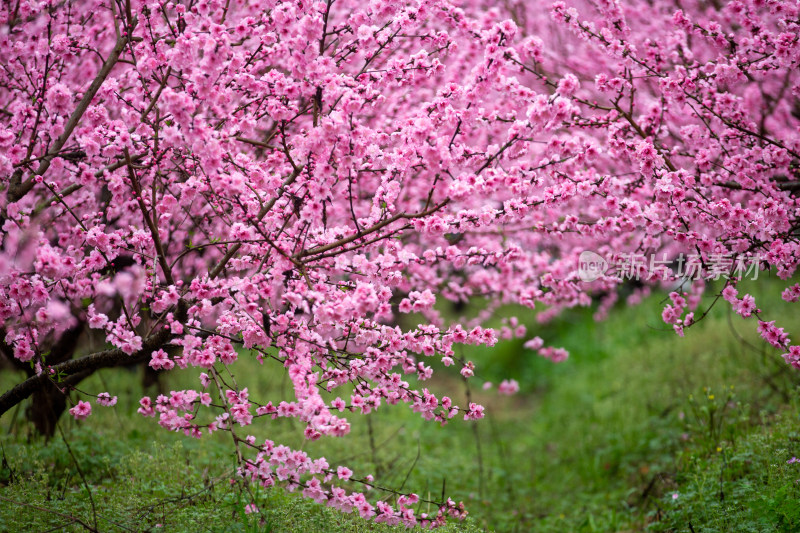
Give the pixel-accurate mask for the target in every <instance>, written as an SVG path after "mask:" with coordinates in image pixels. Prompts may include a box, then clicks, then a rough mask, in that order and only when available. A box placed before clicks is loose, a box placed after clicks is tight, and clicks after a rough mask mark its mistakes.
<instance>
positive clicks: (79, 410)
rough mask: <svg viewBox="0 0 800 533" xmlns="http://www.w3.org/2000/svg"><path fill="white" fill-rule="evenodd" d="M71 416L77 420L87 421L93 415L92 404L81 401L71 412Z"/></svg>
mask: <svg viewBox="0 0 800 533" xmlns="http://www.w3.org/2000/svg"><path fill="white" fill-rule="evenodd" d="M69 414H71V415H72V416H74V417H75V420H85V419H86V418H88V416H89V415H90V414H92V404H90V403H89V402H84V401H79V402H78V404H77V405H76V406H75V407H73V408H71V409H70V410H69Z"/></svg>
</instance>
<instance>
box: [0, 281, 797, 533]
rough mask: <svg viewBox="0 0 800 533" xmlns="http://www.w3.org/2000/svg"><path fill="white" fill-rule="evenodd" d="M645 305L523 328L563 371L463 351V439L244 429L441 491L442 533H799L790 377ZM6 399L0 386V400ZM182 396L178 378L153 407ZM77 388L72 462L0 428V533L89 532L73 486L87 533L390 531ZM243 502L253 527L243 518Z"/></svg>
mask: <svg viewBox="0 0 800 533" xmlns="http://www.w3.org/2000/svg"><path fill="white" fill-rule="evenodd" d="M748 290H749V291H750V292H752V293H753V294H754V295H755V296H756V298H757V302H758V303H759V305H760V306H761V307H763V308H765V309H768V310H769V312H770V313H771V315H770V316H767V320H771V319H773V318H778V319H779V322H782V324H780V325H783V326H786V327H787V329H788V331H789V332H790V333H794V334H795V336H796V335H800V323H798V319H797V315H796V313H795V314H794V315H793V314H792V312H793V307H792V304H786V303H784V302H781V301H780V298H779V290H778V287H777V285H776V284H774V283H771V282H768V281H760V282H757V283H751V284H750V286H749V289H748ZM743 292H744V291H743ZM767 301H768V302H769V303H770V305H767V304H766V303H762V302H767ZM661 305H662V302H661V301H660V297H651V298H649V299H647V300H646V301H645V302H644V303H643V304H642V305H640V306H638V307H634V308H626V307H625V306H624V305H620V306H619V307H618V309H616V310H615V311H614V312H612V314H611V318H609V319H608V320H607V321H604V322H599V323H598V322H595V321H594V320H593V319H592V310H591V309H582V310H573V311H568V312H566V313H565V314H564V315H563V316H562V317H560V318H559V319H558V320H556V321H553V322H551V323H549V324H544V325H538V324H535V321H534V320H533V317H532V316H531V315H530V314H527V315H526V314H525V312H524V311H521V312H520V314H519V316H520V318H521V319H522V320H523V321H524V322H525V323H526V324H528V325H529V326H530V335H534V334H538V335H540V336H542V337H543V338H544V339H545V340H546V341H547V343H548V344H551V345H555V346H564V347H566V348H568V349H569V350H570V354H571V355H570V359H569V360H568V361H566V362H564V363H561V364H559V365H554V364H552V363H550V362H549V361H546V360H544V359H541V358H539V357H538V356H536V355H535V354H533V353H531V352H529V351H527V350H524V349H523V348H522V346H521V345H522V341H508V342H503V343H501V344H499V345H498V346H497V347H496V348H495V349H494V350H485V349H476V348H473V349H471V350H469V351H466V352H465V353H464V354H463V355H464V356H465V357H468V358H470V359H474V360H475V361H476V364H477V367H478V376H479V377H480V379H479V380H473V381H471V385H470V387H471V390H470V391H469V394H470V395H471V396H472V398H473V400H476V401H479V402H482V403H484V405H486V406H487V418H486V419H485V420H482V421H480V422H478V423H472V422H470V423H467V422H464V421H463V420H458V419H455V420H454V421H453V422H452V423H451V424H448V425H447V426H446V427H444V428H441V427H439V426H438V425H437V424H432V423H429V422H425V421H424V420H421V419H420V418H419V417H418V416H417V415H414V414H413V413H411V412H410V411H409V410H408V409H405V408H403V407H401V406H384V407H381V409H380V410H379V411H378V412H376V413H375V414H373V415H370V416H369V417H361V416H355V415H353V416H351V417H350V420H351V422H352V424H353V429H352V432H351V434H350V435H348V436H346V437H344V438H342V439H321V440H319V441H315V442H305V441H304V439H303V438H302V431H301V428H300V427H299V426H298V425H297V424H295V423H293V422H292V421H288V420H278V421H274V422H273V421H268V422H259V424H265V425H266V426H265V428H264V429H263V430H262V431H268V432H269V433H268V434H267V435H266V436H269V438H272V439H273V440H275V441H276V442H284V443H286V444H289V445H290V446H293V447H297V448H302V449H304V450H305V451H306V452H308V453H309V455H311V456H322V455H324V456H325V457H327V458H328V460H329V462H330V464H332V465H337V464H346V465H348V466H350V467H351V468H353V469H354V470H355V471H356V473H357V474H366V473H370V472H372V473H375V474H376V478H377V479H380V480H381V481H382V482H383V484H384V485H385V486H389V487H392V488H399V487H401V486H402V487H403V488H404V489H405V490H410V491H414V492H417V493H419V494H420V495H422V496H424V497H428V496H430V497H431V498H433V499H436V498H438V497H440V495H441V494H442V491H443V488H444V491H445V493H446V494H447V495H449V496H451V497H452V498H453V499H455V500H464V501H465V503H466V504H467V507H468V509H469V511H470V513H471V520H470V521H469V523H468V524H466V525H465V524H455V525H452V526H450V527H449V529H450V530H452V531H470V530H482V529H486V530H490V531H553V532H556V531H558V532H561V531H576V532H581V531H587V532H588V531H598V532H606V531H647V530H650V531H689V532H690V531H695V532H698V533H699V532H700V531H707V532H711V531H731V530H737V531H739V530H742V531H795V530H800V516H799V515H800V512H798V511H797V509H798V508H800V506H798V505H796V504H797V501H798V498H800V493H798V479H799V478H800V463H797V464H787V460H789V459H790V458H791V457H793V456H800V436H798V429H797V428H798V415H799V414H800V405H798V401H797V398H798V391H799V389H798V373H797V372H794V371H792V370H791V369H790V368H788V367H787V366H786V365H785V364H784V363H783V361H782V360H781V359H780V357H779V354H778V353H777V352H776V351H774V350H768V349H767V348H765V346H764V345H763V343H762V342H760V341H759V340H758V338H757V334H756V332H755V328H756V322H755V321H754V320H752V319H751V320H749V321H743V320H741V319H739V318H737V317H733V318H732V319H731V318H730V317H729V316H728V314H727V313H726V312H725V306H724V304H723V305H721V306H719V307H718V308H716V309H715V310H713V311H712V312H711V313H710V314H709V315H708V316H707V317H706V318H705V319H704V320H703V321H702V322H700V323H698V324H697V325H696V326H694V327H692V328H689V329H688V330H687V332H686V337H685V338H683V339H681V338H679V337H677V336H676V335H675V334H674V333H672V332H671V330H667V329H666V328H665V327H664V325H663V323H662V322H661V320H660V309H661ZM513 311H514V310H511V309H508V310H505V311H504V312H506V314H511V313H512V312H513ZM528 313H530V312H529V311H528ZM450 370H452V369H444V370H442V371H440V372H438V374H436V375H435V378H434V380H432V381H431V382H430V383H428V384H426V386H429V387H430V388H431V389H432V390H434V391H436V392H438V393H445V392H447V393H449V395H451V396H452V397H453V398H454V400H457V401H458V402H460V403H463V402H464V401H465V398H466V395H467V391H466V388H465V383H464V382H463V380H461V379H460V378H459V376H458V374H457V373H454V372H449V371H450ZM233 371H234V372H235V373H236V374H237V375H243V374H252V373H254V372H259V373H260V375H261V376H262V378H261V379H259V380H258V382H256V383H253V385H250V383H248V385H250V391H251V395H252V396H254V397H262V396H263V397H266V398H267V399H271V400H273V401H275V400H280V399H281V398H283V397H285V394H288V393H289V391H290V387H289V386H288V383H287V382H286V380H285V377H283V376H284V375H283V370H282V369H281V368H280V367H278V366H275V365H272V366H269V364H265V366H263V367H260V366H258V364H257V363H255V362H254V361H252V360H251V359H250V358H249V357H248V356H247V355H246V354H243V355H242V357H241V362H238V363H237V364H236V365H234V368H233ZM506 377H515V378H517V379H518V380H519V381H520V383H521V386H522V391H521V393H520V394H519V395H517V396H515V397H511V398H507V397H498V396H497V395H496V394H495V393H494V392H492V391H489V392H484V391H482V390H480V385H481V383H482V380H484V379H488V380H491V381H494V382H498V381H499V380H500V379H503V378H506ZM12 378H13V379H12ZM15 379H19V376H10V375H8V373H4V374H3V375H0V388H3V389H5V388H6V386H7V384H8V383H12V382H13V381H14V380H15ZM194 379H196V378H194V377H193V375H192V373H189V372H184V373H176V374H175V375H173V376H169V381H168V382H167V383H166V385H167V390H169V389H171V388H173V389H174V388H183V387H187V386H191V385H192V384H193V381H192V380H194ZM81 388H83V389H86V390H90V391H93V392H100V391H103V390H111V391H114V392H115V393H117V394H120V405H119V406H118V408H116V409H108V408H103V407H99V406H95V407H94V413H93V414H92V416H91V417H89V419H88V420H87V421H85V422H82V423H76V422H74V421H72V420H70V419H68V418H67V417H65V418H62V420H61V426H62V428H63V430H64V434H65V438H66V442H68V443H69V446H70V448H71V449H72V454H70V453H69V451H68V449H67V446H66V444H65V440H64V439H63V438H62V437H61V436H60V435H57V436H56V437H55V438H54V439H53V440H52V441H51V442H50V443H49V444H47V445H45V444H44V443H43V442H42V441H41V439H40V438H38V437H36V436H35V435H33V434H32V432H31V430H30V428H29V427H28V426H27V425H26V424H24V423H23V422H22V418H23V416H22V414H21V413H18V415H17V416H16V417H14V416H12V415H10V414H7V415H6V416H4V417H3V419H2V427H1V428H0V429H2V433H3V437H2V440H0V443H2V445H3V456H4V458H5V460H6V461H7V466H6V463H4V468H3V470H2V475H1V476H0V481H2V483H3V486H2V487H0V496H1V497H3V498H6V499H9V500H13V501H14V502H17V503H10V502H4V503H3V505H0V530H3V531H5V530H9V531H17V530H36V531H38V530H45V529H47V528H56V527H59V526H63V525H65V524H67V523H68V521H69V519H68V518H67V517H66V516H64V515H69V516H73V517H78V518H79V519H80V520H81V521H84V522H86V523H87V524H93V521H94V518H93V516H94V515H93V513H92V510H91V501H90V499H89V498H88V496H87V491H86V487H85V484H84V482H83V480H82V479H81V475H80V474H81V473H82V474H83V476H84V478H85V479H86V483H87V484H88V485H89V486H90V487H91V489H92V496H93V499H94V503H95V507H96V514H97V516H98V527H99V528H100V529H101V530H102V531H116V530H124V529H125V528H129V529H134V530H137V531H141V530H152V531H161V530H164V531H342V532H344V531H348V532H350V531H389V530H391V529H390V528H379V527H376V526H375V525H374V524H365V523H363V522H362V521H360V520H359V519H357V518H354V517H352V516H350V515H341V514H338V513H336V512H334V511H331V510H329V509H325V508H322V507H321V506H318V505H316V504H313V503H310V502H306V501H303V500H301V499H300V498H298V497H297V496H296V495H293V494H288V493H285V492H283V491H281V490H268V491H261V492H258V493H255V494H253V495H250V494H247V493H242V492H241V490H238V489H231V488H230V487H229V479H230V478H231V472H232V469H233V456H232V453H231V446H229V443H228V440H226V438H225V437H226V435H222V434H220V435H214V436H212V437H204V438H203V439H202V440H201V441H197V440H194V439H191V438H187V437H184V436H182V435H177V434H171V433H168V432H166V431H165V430H162V429H161V428H158V427H157V426H155V425H154V424H153V422H152V420H148V419H143V418H142V417H140V416H138V415H136V414H135V409H136V407H137V406H136V399H138V395H140V394H141V389H140V387H139V386H138V379H136V377H135V375H134V374H130V373H126V372H125V371H119V370H117V371H105V372H102V373H100V374H99V375H97V376H94V377H92V378H91V379H90V380H87V381H86V382H85V383H83V384H82V385H81ZM123 393H124V394H126V395H129V396H130V397H131V398H134V400H133V401H128V400H127V399H126V398H123V395H122V394H123ZM150 394H152V391H151V392H150ZM370 420H371V422H370ZM254 431H255V429H254ZM73 455H74V457H75V458H77V461H78V465H79V466H80V469H78V468H77V466H76V464H75V460H74V459H73ZM675 494H677V498H673V496H674V495H675ZM253 498H254V499H255V501H256V503H257V505H258V506H259V508H260V509H261V512H260V513H258V514H250V515H246V514H244V505H245V504H246V503H249V502H250V500H251V499H253ZM32 506H35V507H32ZM157 524H162V525H163V527H160V528H156V526H157ZM69 527H72V528H73V529H74V530H81V529H82V528H81V526H79V525H76V524H74V523H73V524H72V525H71V526H69Z"/></svg>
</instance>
